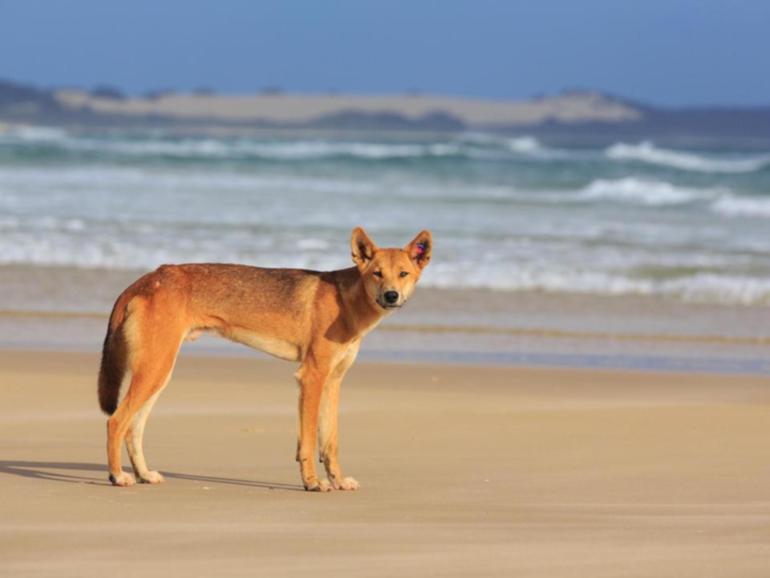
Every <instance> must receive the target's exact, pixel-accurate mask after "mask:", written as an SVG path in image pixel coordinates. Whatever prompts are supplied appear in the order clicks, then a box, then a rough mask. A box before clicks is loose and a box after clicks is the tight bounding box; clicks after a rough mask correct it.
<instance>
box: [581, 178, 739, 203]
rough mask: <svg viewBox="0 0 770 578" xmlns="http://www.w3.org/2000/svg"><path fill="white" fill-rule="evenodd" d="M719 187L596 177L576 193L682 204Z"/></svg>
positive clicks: (713, 192)
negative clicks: (698, 186) (696, 186)
mask: <svg viewBox="0 0 770 578" xmlns="http://www.w3.org/2000/svg"><path fill="white" fill-rule="evenodd" d="M724 192H725V190H724V189H721V188H702V189H701V188H693V187H679V186H676V185H673V184H671V183H668V182H666V181H655V180H645V179H639V178H636V177H626V178H623V179H614V180H613V179H596V180H594V181H592V182H591V183H590V184H588V185H587V186H586V187H585V188H584V189H582V190H581V191H580V193H579V195H580V197H581V198H583V199H607V200H613V201H621V202H626V203H635V204H640V205H649V206H665V205H681V204H687V203H691V202H694V201H698V200H702V199H704V198H705V199H707V198H712V197H714V196H716V195H718V194H720V193H724Z"/></svg>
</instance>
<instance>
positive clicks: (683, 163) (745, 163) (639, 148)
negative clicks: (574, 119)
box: [604, 141, 770, 173]
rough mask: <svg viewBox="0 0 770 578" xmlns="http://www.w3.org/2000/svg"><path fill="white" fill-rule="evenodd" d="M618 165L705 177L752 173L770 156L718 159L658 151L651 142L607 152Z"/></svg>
mask: <svg viewBox="0 0 770 578" xmlns="http://www.w3.org/2000/svg"><path fill="white" fill-rule="evenodd" d="M604 154H605V155H606V156H607V158H610V159H612V160H615V161H623V162H626V161H637V162H643V163H648V164H653V165H659V166H664V167H670V168H674V169H679V170H683V171H697V172H704V173H750V172H754V171H758V170H761V169H763V168H764V167H766V166H768V165H770V155H761V156H753V157H741V158H734V157H731V158H715V157H712V156H704V155H700V154H695V153H692V152H684V151H678V150H673V149H665V148H659V147H656V146H655V145H654V144H653V143H652V142H650V141H644V142H641V143H639V144H627V143H616V144H614V145H612V146H610V147H609V148H607V149H605V151H604Z"/></svg>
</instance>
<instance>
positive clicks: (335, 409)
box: [318, 343, 359, 490]
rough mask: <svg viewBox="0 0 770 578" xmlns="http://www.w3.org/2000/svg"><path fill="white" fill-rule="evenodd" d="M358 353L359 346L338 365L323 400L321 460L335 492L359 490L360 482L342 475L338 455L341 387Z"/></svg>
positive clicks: (320, 424) (319, 424) (327, 383)
mask: <svg viewBox="0 0 770 578" xmlns="http://www.w3.org/2000/svg"><path fill="white" fill-rule="evenodd" d="M357 353H358V344H357V343H356V344H355V345H354V346H352V347H351V349H350V350H349V352H348V353H347V354H346V356H345V357H344V358H343V360H342V361H341V362H340V363H339V364H338V365H337V367H336V368H335V370H334V372H332V375H331V376H330V377H329V380H328V381H327V382H326V386H325V387H324V394H323V397H322V399H321V411H320V415H319V422H318V431H319V437H320V439H319V446H320V448H319V449H320V458H321V461H322V462H323V464H324V467H325V468H326V473H327V475H328V476H329V481H330V482H331V484H332V487H333V488H334V489H335V490H357V489H358V487H359V486H358V482H357V481H356V480H355V479H354V478H351V477H345V476H343V475H342V469H341V468H340V464H339V461H338V459H337V453H338V451H339V421H338V415H339V403H340V385H341V384H342V379H343V377H345V373H346V372H347V370H348V368H349V367H350V366H351V365H352V364H353V361H355V359H356V355H357Z"/></svg>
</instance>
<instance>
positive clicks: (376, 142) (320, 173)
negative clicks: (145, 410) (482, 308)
mask: <svg viewBox="0 0 770 578" xmlns="http://www.w3.org/2000/svg"><path fill="white" fill-rule="evenodd" d="M356 225H363V226H364V227H366V228H367V230H368V231H369V232H370V233H371V235H372V236H373V238H374V239H375V240H376V241H377V242H378V243H380V244H381V245H394V244H395V245H402V244H405V243H406V242H408V241H409V240H410V238H411V237H412V236H413V235H414V234H416V233H417V232H418V231H419V230H421V229H423V228H429V229H431V230H432V231H433V233H434V236H435V253H434V255H435V257H434V259H433V262H432V264H431V267H430V268H429V269H428V270H427V272H426V274H425V277H424V280H423V283H424V284H425V285H426V286H433V287H440V288H453V289H467V288H487V289H495V290H500V291H508V292H516V291H540V292H546V293H555V294H559V293H578V294H592V295H652V296H662V297H664V298H667V299H674V300H680V301H683V302H701V303H717V304H735V305H751V304H753V305H762V304H768V303H770V150H768V151H767V152H762V151H757V150H751V151H741V150H725V149H714V148H712V149H711V150H703V149H700V150H694V149H693V150H687V149H683V148H680V149H676V150H675V149H671V148H666V147H663V146H659V145H657V144H656V143H654V142H630V141H629V142H617V143H615V144H612V145H610V146H606V147H595V148H587V147H571V148H568V147H553V146H548V145H547V144H545V143H542V142H540V141H538V140H537V139H535V138H532V137H518V138H507V137H501V136H496V135H490V134H478V133H471V134H459V135H449V136H439V137H435V138H427V137H425V138H422V139H404V140H394V139H392V138H390V139H383V138H381V137H380V138H378V137H377V136H376V135H369V136H367V137H363V136H362V137H356V138H337V139H330V138H328V137H327V138H322V137H318V136H308V135H303V136H295V137H291V138H290V137H286V136H282V137H260V138H244V137H212V136H201V137H193V136H185V137H180V136H173V135H170V134H164V133H163V132H158V131H156V132H153V133H144V134H137V133H120V132H112V133H92V134H89V133H84V132H68V131H65V130H61V129H51V128H15V129H14V128H11V129H6V130H5V131H4V132H2V133H0V267H3V266H37V267H47V266H58V267H71V268H78V269H84V270H86V269H114V270H140V269H150V268H154V267H156V266H157V265H159V264H161V263H167V262H190V261H229V262H241V263H250V264H256V265H263V266H292V267H306V268H314V269H327V268H341V267H346V266H348V265H349V262H350V260H349V249H348V237H349V233H350V230H351V229H352V228H353V227H354V226H356ZM50 305H51V307H53V308H55V304H50Z"/></svg>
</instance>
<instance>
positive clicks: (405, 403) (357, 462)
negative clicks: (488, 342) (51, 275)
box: [0, 351, 770, 577]
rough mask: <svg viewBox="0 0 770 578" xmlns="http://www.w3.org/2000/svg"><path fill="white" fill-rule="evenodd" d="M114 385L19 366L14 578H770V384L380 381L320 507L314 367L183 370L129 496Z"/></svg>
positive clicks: (552, 376)
mask: <svg viewBox="0 0 770 578" xmlns="http://www.w3.org/2000/svg"><path fill="white" fill-rule="evenodd" d="M97 363H98V359H97V357H96V356H95V355H93V354H86V353H74V352H73V353H62V352H52V351H49V352H45V353H41V352H37V353H36V352H24V351H0V399H1V400H2V403H0V534H1V535H0V574H2V575H7V576H49V575H56V576H83V577H89V576H100V577H103V576H105V575H115V574H128V573H130V574H136V575H141V576H160V575H164V576H175V575H186V576H246V575H248V576H255V575H256V576H296V575H308V574H313V575H321V576H326V575H336V576H383V577H384V576H492V575H495V576H513V575H515V576H525V577H527V576H532V577H562V576H565V577H566V576H581V577H584V576H591V577H603V576H607V577H610V576H612V577H616V576H621V575H622V576H640V577H641V576H656V577H665V576H671V577H674V576H676V577H682V576H693V577H695V576H697V577H702V576H725V577H728V576H729V577H735V576H757V577H760V576H762V577H764V576H768V575H770V453H768V442H767V440H768V430H769V429H770V378H769V377H767V376H753V377H752V376H732V375H699V374H693V373H690V374H663V373H652V372H649V373H634V372H621V371H601V370H572V369H526V368H507V367H473V366H463V367H458V366H451V365H405V364H373V363H362V364H359V365H357V366H355V367H354V368H353V369H352V370H351V372H350V375H349V377H348V379H347V380H346V383H345V384H344V385H343V399H342V416H341V428H342V434H341V444H342V445H341V457H342V465H343V467H344V469H345V471H346V474H348V475H353V476H355V477H356V478H357V479H358V480H359V481H360V482H361V485H362V489H361V490H360V491H359V492H355V493H344V492H334V493H331V494H310V493H306V492H304V491H302V489H301V486H300V482H299V473H298V468H297V466H296V464H295V462H294V459H293V457H294V456H293V454H294V444H295V420H296V416H295V408H296V387H295V386H294V383H293V380H292V377H291V374H292V371H293V366H292V364H288V363H281V362H272V361H269V362H268V361H262V360H256V359H249V358H237V359H227V358H221V357H219V358H207V357H203V356H191V355H182V356H181V357H180V360H179V363H178V365H177V370H176V373H175V376H174V379H173V380H172V382H171V385H170V387H169V388H168V389H167V390H166V392H165V393H164V394H163V397H162V398H161V400H160V401H159V403H158V406H157V409H156V410H155V412H154V413H153V415H152V417H151V418H150V421H149V424H148V429H147V435H146V441H145V448H146V454H147V457H148V461H149V464H150V466H151V467H153V468H157V469H159V470H160V471H161V472H162V473H163V474H164V475H165V476H166V480H167V481H166V483H165V484H163V485H161V486H135V487H132V488H125V489H123V488H113V487H111V486H110V485H109V484H108V483H107V479H106V477H107V476H106V467H105V464H104V461H105V457H104V443H105V431H104V421H105V418H104V416H102V415H101V414H100V412H99V410H98V407H97V403H96V394H95V374H96V366H97Z"/></svg>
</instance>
